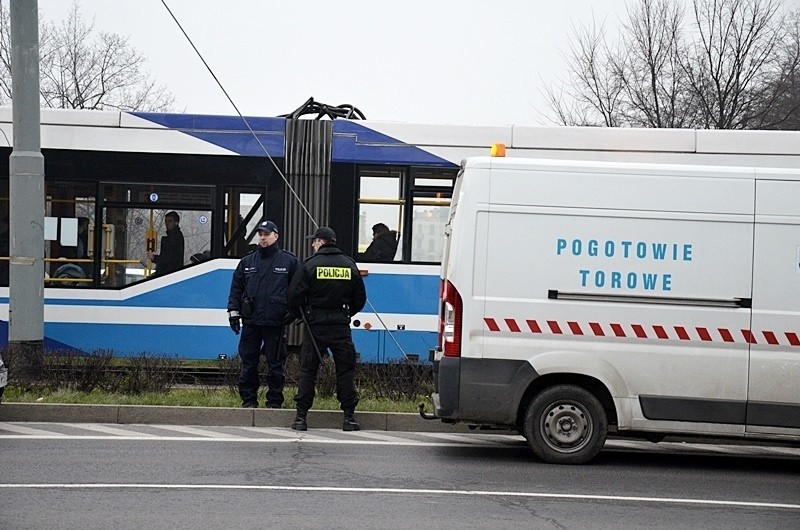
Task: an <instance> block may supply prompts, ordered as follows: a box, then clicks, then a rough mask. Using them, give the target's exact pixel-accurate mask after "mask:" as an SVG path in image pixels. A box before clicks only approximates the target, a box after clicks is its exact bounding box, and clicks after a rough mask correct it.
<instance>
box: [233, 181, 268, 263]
mask: <svg viewBox="0 0 800 530" xmlns="http://www.w3.org/2000/svg"><path fill="white" fill-rule="evenodd" d="M263 207H264V194H263V191H261V190H259V189H256V188H233V187H231V188H227V189H226V190H225V229H224V238H225V240H224V243H225V248H224V251H223V254H224V255H226V256H231V257H241V256H244V255H245V254H247V253H248V252H249V251H251V250H253V249H254V248H255V246H257V245H258V242H257V241H256V237H255V234H256V227H257V226H258V225H259V224H260V223H261V221H262V220H263V214H262V211H263Z"/></svg>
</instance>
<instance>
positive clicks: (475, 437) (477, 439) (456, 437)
mask: <svg viewBox="0 0 800 530" xmlns="http://www.w3.org/2000/svg"><path fill="white" fill-rule="evenodd" d="M416 434H418V435H420V436H425V437H426V438H433V439H435V440H446V441H460V442H464V441H468V442H471V443H474V444H492V445H498V444H499V445H506V444H508V440H493V439H491V438H488V437H486V436H488V435H481V434H466V435H464V434H448V433H442V432H418V433H416ZM467 436H471V437H472V438H466V437H467ZM481 437H484V438H483V439H481ZM514 441H516V442H522V441H523V438H519V437H518V438H517V439H516V440H514Z"/></svg>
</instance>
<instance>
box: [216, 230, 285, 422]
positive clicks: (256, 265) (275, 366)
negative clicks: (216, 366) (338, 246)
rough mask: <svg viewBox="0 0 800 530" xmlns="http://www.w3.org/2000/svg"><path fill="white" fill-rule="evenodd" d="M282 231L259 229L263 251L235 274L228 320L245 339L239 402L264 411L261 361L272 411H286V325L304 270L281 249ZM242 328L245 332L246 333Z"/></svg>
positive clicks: (241, 343) (244, 260) (241, 348)
mask: <svg viewBox="0 0 800 530" xmlns="http://www.w3.org/2000/svg"><path fill="white" fill-rule="evenodd" d="M277 241H278V227H277V226H276V225H275V223H273V222H272V221H264V222H263V223H261V224H260V225H258V250H256V251H254V252H251V253H250V254H248V255H246V256H245V257H243V258H242V259H241V261H240V262H239V265H238V266H237V267H236V270H235V271H234V273H233V279H232V280H231V292H230V296H229V297H228V319H229V321H230V325H231V329H232V330H233V332H234V333H236V334H237V335H238V334H239V331H240V330H241V332H242V336H241V338H240V339H239V358H240V359H241V361H242V372H241V374H240V375H239V396H240V397H241V398H242V407H245V408H257V407H258V386H259V384H258V383H259V382H258V361H259V358H260V357H261V353H262V352H263V353H264V355H265V356H266V358H267V385H268V390H267V397H266V406H267V408H275V409H279V408H281V405H283V386H284V384H285V383H286V375H285V373H284V364H285V362H286V357H287V356H288V351H287V348H286V340H285V338H284V322H285V321H286V320H287V316H288V314H289V311H288V304H287V299H286V294H287V291H288V289H289V283H290V282H291V280H292V277H293V276H294V275H295V273H296V272H297V270H298V268H299V260H298V259H297V256H295V255H294V254H292V253H291V252H288V251H286V250H282V249H281V248H280V247H279V246H278V243H277ZM242 322H243V323H244V327H242Z"/></svg>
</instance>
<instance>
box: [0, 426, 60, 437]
mask: <svg viewBox="0 0 800 530" xmlns="http://www.w3.org/2000/svg"><path fill="white" fill-rule="evenodd" d="M0 431H8V432H15V433H17V435H12V436H10V437H11V438H20V436H18V435H20V434H21V435H24V436H25V437H26V438H27V437H36V438H60V437H62V436H63V434H61V433H58V432H52V431H47V430H44V429H31V428H30V427H23V426H22V425H15V424H13V423H0ZM6 436H8V435H4V436H3V437H6Z"/></svg>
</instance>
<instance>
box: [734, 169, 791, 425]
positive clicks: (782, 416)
mask: <svg viewBox="0 0 800 530" xmlns="http://www.w3.org/2000/svg"><path fill="white" fill-rule="evenodd" d="M797 197H800V182H796V181H788V180H784V181H780V180H757V181H756V227H755V248H754V259H753V320H752V325H751V327H750V329H751V342H750V381H749V389H748V402H747V429H746V430H747V431H748V432H759V433H775V434H780V433H786V434H799V433H800V324H799V323H800V201H798V200H797Z"/></svg>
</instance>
